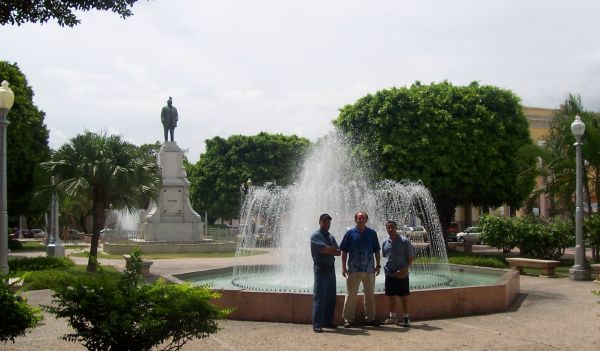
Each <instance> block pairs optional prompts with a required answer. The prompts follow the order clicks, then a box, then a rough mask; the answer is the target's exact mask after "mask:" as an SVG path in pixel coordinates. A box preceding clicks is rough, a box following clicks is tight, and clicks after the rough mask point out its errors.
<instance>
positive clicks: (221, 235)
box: [206, 228, 239, 241]
mask: <svg viewBox="0 0 600 351" xmlns="http://www.w3.org/2000/svg"><path fill="white" fill-rule="evenodd" d="M238 233H239V230H237V229H227V228H208V232H207V233H206V238H207V239H213V240H218V241H237V240H238Z"/></svg>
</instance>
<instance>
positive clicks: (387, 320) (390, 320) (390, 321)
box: [383, 317, 398, 324]
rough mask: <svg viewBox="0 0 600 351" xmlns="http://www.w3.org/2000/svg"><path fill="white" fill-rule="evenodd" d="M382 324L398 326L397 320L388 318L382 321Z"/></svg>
mask: <svg viewBox="0 0 600 351" xmlns="http://www.w3.org/2000/svg"><path fill="white" fill-rule="evenodd" d="M383 324H398V320H397V319H396V318H392V317H390V318H388V319H386V320H384V321H383Z"/></svg>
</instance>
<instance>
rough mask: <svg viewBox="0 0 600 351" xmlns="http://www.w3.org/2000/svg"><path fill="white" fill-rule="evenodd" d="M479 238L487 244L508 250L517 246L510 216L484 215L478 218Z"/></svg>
mask: <svg viewBox="0 0 600 351" xmlns="http://www.w3.org/2000/svg"><path fill="white" fill-rule="evenodd" d="M479 228H481V239H482V240H483V241H484V242H485V243H486V244H487V245H489V246H491V247H495V248H497V249H500V250H503V251H505V252H508V251H510V250H512V248H513V247H515V246H517V240H516V238H515V235H514V228H513V221H512V220H511V219H510V218H506V217H498V216H490V215H484V216H482V217H481V218H480V219H479Z"/></svg>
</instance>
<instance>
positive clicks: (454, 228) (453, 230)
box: [446, 222, 458, 241]
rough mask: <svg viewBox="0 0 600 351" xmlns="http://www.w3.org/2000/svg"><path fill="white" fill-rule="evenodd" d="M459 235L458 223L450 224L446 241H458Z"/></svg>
mask: <svg viewBox="0 0 600 351" xmlns="http://www.w3.org/2000/svg"><path fill="white" fill-rule="evenodd" d="M457 234H458V223H456V222H450V224H449V225H448V229H447V230H446V240H447V241H458V238H457V237H456V235H457Z"/></svg>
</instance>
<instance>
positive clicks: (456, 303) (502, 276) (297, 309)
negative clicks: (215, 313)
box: [164, 264, 519, 324]
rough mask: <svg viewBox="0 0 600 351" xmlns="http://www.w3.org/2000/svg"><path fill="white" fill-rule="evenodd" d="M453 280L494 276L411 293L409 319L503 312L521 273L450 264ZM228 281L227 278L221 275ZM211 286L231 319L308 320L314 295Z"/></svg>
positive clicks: (205, 277)
mask: <svg viewBox="0 0 600 351" xmlns="http://www.w3.org/2000/svg"><path fill="white" fill-rule="evenodd" d="M449 267H450V271H451V274H452V277H453V279H454V280H457V281H458V280H461V277H462V278H466V279H462V280H466V281H467V283H468V280H469V275H470V274H472V273H474V274H483V275H491V276H495V277H496V278H497V279H494V281H493V282H492V283H489V282H486V283H483V284H482V285H468V284H467V285H466V286H454V287H440V288H431V289H419V290H413V291H411V295H410V296H411V317H412V319H414V320H419V319H432V318H444V317H459V316H465V315H470V314H480V313H494V312H502V311H505V310H507V309H508V308H509V307H510V305H511V304H512V303H513V301H514V300H515V299H516V297H517V296H518V294H519V274H518V272H516V271H508V270H503V269H495V268H485V267H473V266H462V265H452V264H450V265H449ZM232 272H233V267H226V268H221V269H212V270H205V271H198V272H190V273H184V274H177V275H166V276H164V278H166V279H168V280H171V281H173V282H178V283H181V282H186V281H193V282H195V283H196V284H207V283H210V282H211V281H215V282H216V281H217V279H216V277H219V276H220V277H224V276H227V275H231V274H232ZM225 279H226V278H225ZM215 290H218V291H219V292H220V293H221V298H219V299H216V300H214V301H213V302H214V303H215V304H217V305H219V306H221V307H232V308H234V311H233V312H232V313H231V314H230V316H229V318H230V319H235V320H247V321H263V322H286V323H311V319H312V293H310V292H280V291H253V290H247V289H243V288H239V287H235V286H233V285H231V286H230V287H223V286H221V287H219V286H217V285H216V284H215ZM375 304H376V310H377V315H376V318H378V319H380V320H384V319H385V318H387V314H388V312H389V310H388V301H387V297H386V296H385V295H384V293H382V292H376V293H375ZM343 305H344V294H343V293H338V295H337V300H336V310H335V316H336V317H335V323H338V324H341V323H343V321H342V317H341V316H342V309H343ZM362 316H364V310H363V303H362V295H361V294H359V298H358V303H357V310H356V318H357V320H360V318H361V317H362Z"/></svg>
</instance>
